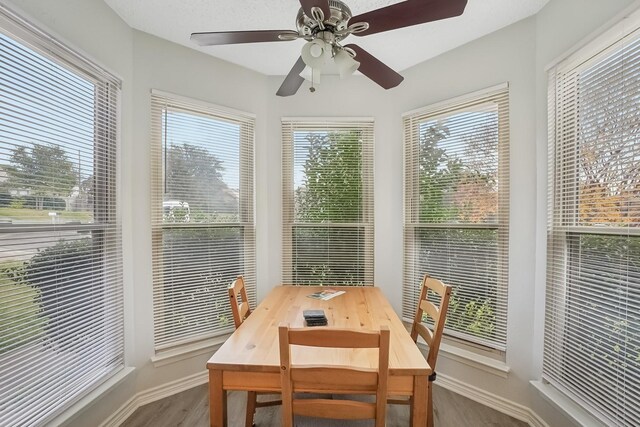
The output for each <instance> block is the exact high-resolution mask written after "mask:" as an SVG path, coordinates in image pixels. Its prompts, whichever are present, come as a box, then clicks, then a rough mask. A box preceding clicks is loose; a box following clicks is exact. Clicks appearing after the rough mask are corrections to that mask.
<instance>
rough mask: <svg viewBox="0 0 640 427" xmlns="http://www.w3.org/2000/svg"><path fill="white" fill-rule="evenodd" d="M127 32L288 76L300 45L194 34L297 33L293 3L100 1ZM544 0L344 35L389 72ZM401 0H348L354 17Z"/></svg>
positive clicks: (482, 4)
mask: <svg viewBox="0 0 640 427" xmlns="http://www.w3.org/2000/svg"><path fill="white" fill-rule="evenodd" d="M105 1H106V3H107V4H108V5H109V6H111V8H112V9H113V10H115V11H116V12H117V13H118V15H120V17H122V18H123V19H124V20H125V21H126V22H127V23H128V24H129V25H130V26H131V27H133V28H135V29H137V30H140V31H144V32H146V33H149V34H153V35H155V36H158V37H161V38H163V39H167V40H170V41H173V42H175V43H179V44H181V45H184V46H188V47H191V48H193V49H197V50H200V51H202V52H205V53H208V54H210V55H212V56H215V57H218V58H221V59H224V60H227V61H229V62H233V63H235V64H238V65H242V66H243V67H246V68H249V69H252V70H255V71H258V72H260V73H263V74H266V75H285V74H287V73H288V72H289V70H290V69H291V67H292V66H293V64H294V62H295V61H296V59H297V58H298V56H299V55H300V49H301V48H302V45H303V44H304V40H302V39H299V40H296V41H290V42H275V43H253V44H240V45H231V46H210V47H204V48H201V47H199V46H196V45H195V44H194V43H192V42H191V41H190V40H189V36H190V34H191V33H193V32H203V31H241V30H295V29H296V28H295V18H296V14H297V12H298V9H299V7H300V3H299V2H298V0H270V1H263V0H260V1H256V0H226V1H222V0H181V1H175V0H105ZM548 1H549V0H469V2H468V4H467V8H466V10H465V12H464V14H463V15H462V16H459V17H456V18H450V19H445V20H443V21H437V22H431V23H427V24H422V25H416V26H413V27H408V28H402V29H398V30H393V31H388V32H385V33H379V34H374V35H371V36H366V37H357V36H353V35H352V36H349V37H348V38H347V39H346V40H345V43H356V44H358V45H360V46H361V47H362V48H364V49H365V50H367V51H369V52H370V53H371V54H373V55H374V56H376V57H377V58H378V59H380V60H381V61H383V62H385V63H386V64H387V65H389V66H390V67H391V68H393V69H395V70H397V71H402V70H404V69H406V68H409V67H411V66H413V65H415V64H418V63H420V62H423V61H426V60H427V59H429V58H433V57H434V56H437V55H439V54H441V53H443V52H446V51H448V50H451V49H454V48H455V47H458V46H461V45H463V44H465V43H467V42H469V41H471V40H474V39H477V38H479V37H481V36H483V35H485V34H489V33H491V32H493V31H496V30H498V29H500V28H502V27H505V26H507V25H509V24H512V23H514V22H516V21H519V20H521V19H524V18H526V17H528V16H531V15H533V14H535V13H537V12H538V11H539V10H540V9H541V8H542V7H543V6H544V5H545V4H546V3H547V2H548ZM398 2H399V1H398V0H345V3H346V4H347V5H348V6H349V8H350V9H351V11H352V13H353V15H354V16H355V15H358V14H360V13H363V12H366V11H369V10H373V9H378V8H380V7H384V6H388V5H390V4H394V3H398Z"/></svg>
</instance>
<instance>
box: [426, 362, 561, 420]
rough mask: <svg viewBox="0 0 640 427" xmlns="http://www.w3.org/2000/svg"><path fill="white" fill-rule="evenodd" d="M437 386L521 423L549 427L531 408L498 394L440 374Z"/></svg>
mask: <svg viewBox="0 0 640 427" xmlns="http://www.w3.org/2000/svg"><path fill="white" fill-rule="evenodd" d="M435 384H437V385H439V386H441V387H443V388H446V389H447V390H450V391H452V392H454V393H456V394H459V395H461V396H464V397H467V398H469V399H471V400H473V401H475V402H478V403H480V404H482V405H485V406H488V407H490V408H492V409H495V410H496V411H499V412H502V413H503V414H506V415H509V416H511V417H513V418H516V419H518V420H520V421H524V422H526V423H528V424H529V425H530V426H533V427H549V425H548V424H547V423H546V422H544V420H543V419H542V418H540V416H538V414H536V413H535V412H534V411H533V410H532V409H531V408H527V407H526V406H523V405H520V404H519V403H516V402H513V401H511V400H508V399H505V398H504V397H500V396H498V395H496V394H493V393H490V392H488V391H486V390H482V389H480V388H478V387H475V386H472V385H469V384H466V383H464V382H462V381H459V380H456V379H455V378H452V377H449V376H447V375H443V374H438V380H437V381H436V382H435Z"/></svg>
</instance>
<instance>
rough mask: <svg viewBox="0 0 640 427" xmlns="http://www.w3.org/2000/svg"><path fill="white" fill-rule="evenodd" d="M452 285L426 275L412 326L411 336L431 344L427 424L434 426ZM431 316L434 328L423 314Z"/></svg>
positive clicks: (397, 400)
mask: <svg viewBox="0 0 640 427" xmlns="http://www.w3.org/2000/svg"><path fill="white" fill-rule="evenodd" d="M451 290H452V287H451V286H448V285H445V284H444V283H442V282H441V281H440V280H437V279H433V278H431V277H429V275H428V274H425V275H424V278H423V279H422V290H421V292H420V300H419V301H418V310H417V311H416V315H415V317H414V319H413V325H412V326H411V338H413V341H415V342H416V343H417V342H418V336H421V337H422V339H424V340H425V342H426V343H427V345H428V346H429V352H428V353H427V363H428V364H429V366H430V367H431V375H429V381H428V383H427V384H428V385H427V399H428V400H427V426H428V427H433V394H432V391H433V386H432V384H433V382H434V381H435V380H436V360H437V359H438V350H439V349H440V341H441V340H442V332H443V330H444V323H445V320H446V318H447V310H448V309H449V298H450V297H451ZM429 291H432V292H434V293H435V294H437V295H439V296H440V304H439V305H438V306H436V304H434V303H433V302H432V301H430V300H429ZM425 315H426V316H427V317H429V318H430V319H431V320H432V321H433V328H432V329H429V328H428V327H427V326H426V325H425V324H424V323H423V316H425ZM387 403H391V404H403V405H406V404H409V403H411V401H410V400H407V399H389V400H388V401H387Z"/></svg>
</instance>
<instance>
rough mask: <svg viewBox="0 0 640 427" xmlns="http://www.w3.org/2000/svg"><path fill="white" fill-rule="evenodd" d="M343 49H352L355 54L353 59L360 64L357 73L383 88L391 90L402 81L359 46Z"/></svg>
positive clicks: (400, 77) (352, 45) (350, 45)
mask: <svg viewBox="0 0 640 427" xmlns="http://www.w3.org/2000/svg"><path fill="white" fill-rule="evenodd" d="M345 47H348V48H350V49H353V51H354V52H355V53H356V57H355V58H354V59H355V60H356V61H358V62H359V63H360V66H359V67H358V71H360V72H361V73H362V74H364V75H365V76H367V77H369V78H370V79H371V80H373V81H374V82H376V83H378V84H379V85H380V86H382V87H383V88H385V89H391V88H392V87H396V86H398V85H399V84H400V83H401V82H402V80H404V77H402V76H401V75H400V74H398V73H396V72H395V71H393V70H392V69H391V68H389V67H388V66H386V65H385V64H384V63H382V62H381V61H380V60H379V59H377V58H376V57H375V56H373V55H371V54H370V53H369V52H367V51H366V50H364V49H363V48H361V47H360V46H358V45H355V44H348V45H346V46H345Z"/></svg>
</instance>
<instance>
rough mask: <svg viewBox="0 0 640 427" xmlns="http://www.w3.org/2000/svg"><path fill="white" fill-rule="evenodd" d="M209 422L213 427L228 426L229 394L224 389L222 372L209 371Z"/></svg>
mask: <svg viewBox="0 0 640 427" xmlns="http://www.w3.org/2000/svg"><path fill="white" fill-rule="evenodd" d="M209 420H210V423H211V427H226V426H227V392H226V391H225V390H224V389H223V388H222V371H220V370H214V369H210V370H209Z"/></svg>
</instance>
